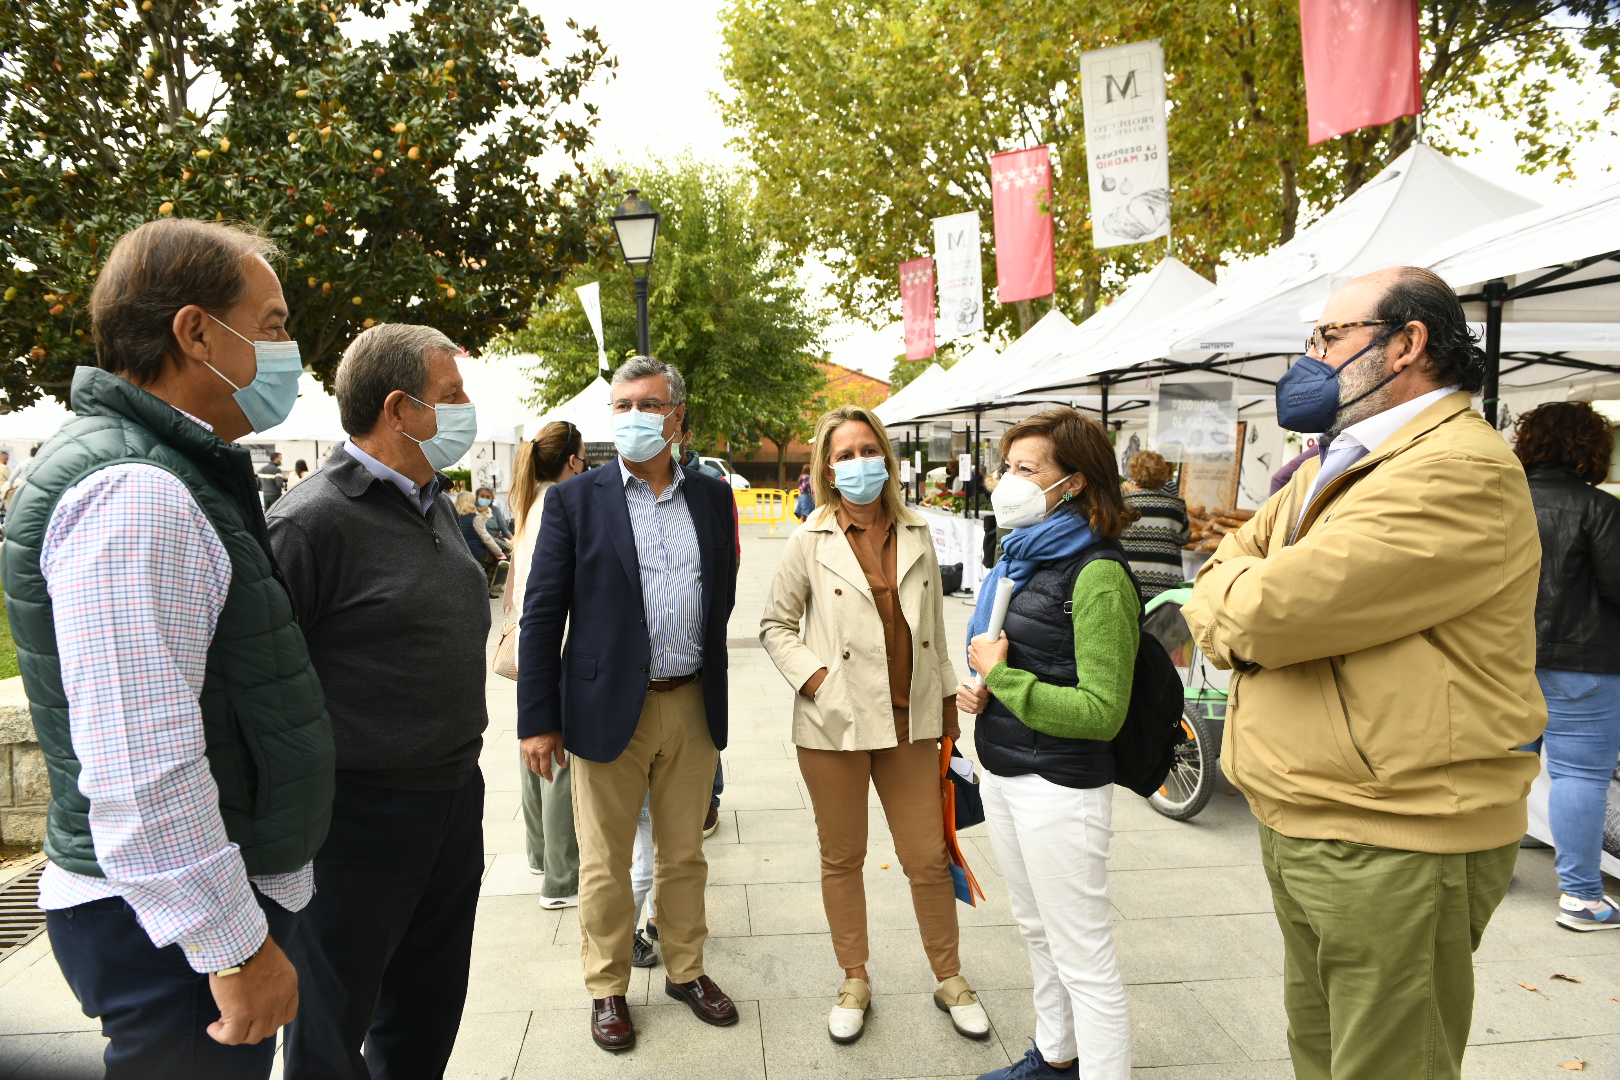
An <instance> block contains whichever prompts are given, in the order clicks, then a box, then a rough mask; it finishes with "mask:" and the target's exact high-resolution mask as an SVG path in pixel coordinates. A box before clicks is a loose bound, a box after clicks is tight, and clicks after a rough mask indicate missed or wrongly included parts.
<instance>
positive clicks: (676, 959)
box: [569, 678, 720, 999]
mask: <svg viewBox="0 0 1620 1080" xmlns="http://www.w3.org/2000/svg"><path fill="white" fill-rule="evenodd" d="M719 758H720V752H719V751H718V750H716V749H715V748H714V740H713V739H712V738H710V736H709V724H708V720H707V717H706V714H705V712H704V708H703V680H702V679H701V678H700V679H694V680H693V681H691V682H689V683H687V684H686V685H685V686H682V687H678V688H676V689H674V690H670V691H667V692H664V693H657V694H655V693H651V692H649V693H648V694H647V696H646V698H645V699H644V700H643V702H642V706H641V719H640V721H639V722H638V723H637V725H636V733H635V735H634V736H633V737H632V738H631V739H630V745H629V746H627V747H625V750H624V753H622V754H620V755H619V756H618V757H617V758H615V759H614V760H612V761H607V762H599V761H587V760H586V759H584V758H582V757H574V758H572V759H571V761H572V764H571V765H570V766H569V771H570V772H572V773H573V774H574V777H573V782H574V830H575V832H576V833H577V834H578V836H579V928H580V936H581V938H582V939H583V940H582V942H581V953H582V956H583V960H584V965H585V986H586V989H588V990H589V991H590V994H591V997H592V998H597V999H600V998H605V997H614V996H617V995H622V994H624V993H625V992H626V991H628V990H629V988H630V954H631V941H632V935H633V933H634V923H635V914H636V905H635V900H634V899H633V898H632V894H631V889H630V859H631V854H632V852H633V851H634V850H635V843H636V822H637V821H638V820H639V819H640V818H641V803H642V800H643V799H646V798H648V796H649V792H650V793H651V809H652V829H653V850H654V852H655V855H654V869H653V882H654V895H655V903H656V905H657V915H658V940H659V942H660V943H661V944H662V946H663V954H664V968H665V970H666V971H667V972H668V974H669V977H670V978H671V979H673V980H675V981H676V982H678V983H684V982H691V981H692V980H693V979H695V978H697V977H698V976H699V975H702V974H703V944H704V942H705V941H706V940H707V939H708V936H709V927H708V922H707V921H706V917H705V913H704V906H703V890H704V888H705V887H707V885H708V883H709V863H708V860H707V859H705V858H704V857H703V817H704V815H705V814H707V813H708V810H709V798H710V795H711V793H712V791H713V789H714V769H715V765H716V763H717V762H718V761H719Z"/></svg>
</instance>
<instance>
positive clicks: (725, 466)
mask: <svg viewBox="0 0 1620 1080" xmlns="http://www.w3.org/2000/svg"><path fill="white" fill-rule="evenodd" d="M698 464H700V465H706V466H708V467H709V468H711V469H719V470H720V475H721V476H723V477H725V478H726V481H727V482H728V483H729V484H731V490H732V491H747V490H748V489H749V488H750V487H752V486H753V485H752V484H750V483H749V482H748V480H747V479H746V478H745V477H744V476H743V475H742V474H741V473H739V472H738V471H737V470H736V469H733V468H732V467H731V462H729V461H727V460H725V459H724V458H717V457H700V458H698Z"/></svg>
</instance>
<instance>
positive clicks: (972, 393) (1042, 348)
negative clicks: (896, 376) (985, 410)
mask: <svg viewBox="0 0 1620 1080" xmlns="http://www.w3.org/2000/svg"><path fill="white" fill-rule="evenodd" d="M1074 328H1075V327H1074V323H1072V322H1070V321H1069V320H1068V318H1067V317H1066V316H1065V315H1064V314H1063V313H1062V312H1061V311H1059V310H1057V309H1056V308H1053V309H1052V310H1051V311H1049V312H1047V313H1046V314H1045V315H1043V316H1042V317H1041V319H1040V320H1039V321H1038V322H1036V324H1035V325H1034V326H1032V327H1030V328H1029V330H1028V331H1026V332H1025V333H1024V335H1023V336H1022V337H1020V338H1018V339H1017V340H1016V341H1014V342H1013V343H1012V344H1011V345H1008V346H1007V348H1006V349H1004V350H1000V351H998V350H997V349H996V348H995V346H993V345H989V344H984V345H980V346H979V347H978V348H976V349H974V350H973V351H972V352H970V353H968V354H967V355H966V356H964V357H962V359H960V360H958V361H957V362H956V363H955V365H954V366H952V367H951V368H950V369H948V370H947V371H946V372H945V373H944V376H943V377H942V378H939V379H936V380H934V381H933V383H932V384H930V385H929V386H928V387H927V393H926V394H923V393H919V394H918V395H917V396H916V397H915V398H912V399H911V401H910V402H909V403H908V404H907V406H906V407H905V408H904V409H897V410H895V412H896V415H895V418H894V420H893V421H892V422H893V423H901V424H908V423H917V422H919V421H924V420H945V419H949V418H950V417H953V416H973V415H975V413H976V412H978V411H980V410H979V409H978V408H977V407H978V406H980V405H982V404H983V403H985V402H988V401H992V400H994V395H993V394H991V396H986V395H987V394H990V389H989V388H991V387H994V386H997V385H999V383H1000V382H1001V378H1000V376H1001V373H1002V372H1003V371H1006V370H1008V369H1010V368H1016V367H1023V366H1026V365H1028V364H1031V363H1034V362H1036V361H1038V360H1040V359H1044V358H1045V357H1048V356H1050V355H1051V354H1052V351H1053V350H1054V349H1055V348H1056V347H1057V345H1058V342H1060V341H1062V340H1063V339H1064V338H1065V337H1067V336H1068V334H1069V332H1070V331H1072V330H1074ZM884 422H885V423H890V421H888V420H885V421H884Z"/></svg>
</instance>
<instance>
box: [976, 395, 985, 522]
mask: <svg viewBox="0 0 1620 1080" xmlns="http://www.w3.org/2000/svg"><path fill="white" fill-rule="evenodd" d="M983 411H984V410H982V409H977V408H976V409H974V410H973V516H974V517H975V518H977V517H978V516H979V437H980V436H979V417H980V415H982V413H983Z"/></svg>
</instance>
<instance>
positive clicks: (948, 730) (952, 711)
mask: <svg viewBox="0 0 1620 1080" xmlns="http://www.w3.org/2000/svg"><path fill="white" fill-rule="evenodd" d="M940 711H941V713H942V714H943V717H942V723H941V724H940V734H941V735H943V736H945V737H946V738H947V739H949V740H951V742H953V743H954V742H961V741H962V723H961V721H960V720H958V719H957V718H956V698H954V697H948V698H946V699H945V700H944V701H942V702H941V703H940Z"/></svg>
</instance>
